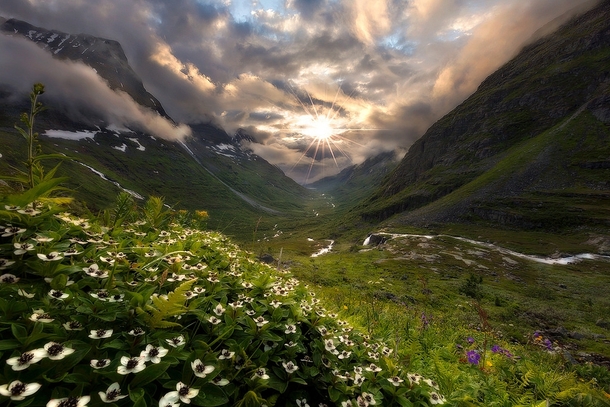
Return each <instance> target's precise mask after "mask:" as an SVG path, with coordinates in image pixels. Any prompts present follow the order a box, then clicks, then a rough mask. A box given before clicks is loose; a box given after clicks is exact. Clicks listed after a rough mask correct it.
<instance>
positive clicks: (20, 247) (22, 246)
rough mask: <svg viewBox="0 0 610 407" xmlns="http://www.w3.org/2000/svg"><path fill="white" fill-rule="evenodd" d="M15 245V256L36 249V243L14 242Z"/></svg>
mask: <svg viewBox="0 0 610 407" xmlns="http://www.w3.org/2000/svg"><path fill="white" fill-rule="evenodd" d="M13 246H14V247H15V251H14V252H13V253H15V256H19V255H20V254H24V253H26V252H29V251H31V250H34V245H33V244H31V243H13Z"/></svg>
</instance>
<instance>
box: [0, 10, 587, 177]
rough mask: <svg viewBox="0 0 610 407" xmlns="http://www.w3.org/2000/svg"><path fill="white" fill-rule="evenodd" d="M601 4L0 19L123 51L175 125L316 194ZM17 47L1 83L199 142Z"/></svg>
mask: <svg viewBox="0 0 610 407" xmlns="http://www.w3.org/2000/svg"><path fill="white" fill-rule="evenodd" d="M593 4H594V2H592V1H591V0H532V1H529V2H524V1H521V0H471V1H466V0H377V1H370V0H264V1H263V0H260V1H259V0H254V1H252V0H222V1H220V0H219V1H212V0H173V1H171V2H169V1H165V0H133V1H122V0H98V1H95V2H94V1H73V0H54V1H53V2H49V1H43V0H29V1H23V0H3V1H2V4H1V5H0V15H1V16H4V17H7V18H10V17H15V18H19V19H22V20H25V21H28V22H29V23H31V24H34V25H38V26H42V27H45V28H49V29H57V30H61V31H65V32H68V33H73V34H77V33H88V34H91V35H95V36H99V37H103V38H110V39H114V40H117V41H119V42H120V43H121V44H122V46H123V48H124V50H125V54H126V55H127V57H128V59H129V62H130V64H131V65H132V66H133V68H134V70H135V71H136V72H137V73H138V75H139V76H140V77H141V78H142V80H143V82H144V84H145V86H146V88H147V90H148V91H149V92H151V93H152V94H153V95H155V96H156V97H157V98H158V99H159V100H160V101H161V103H162V104H163V106H164V108H165V109H166V111H167V112H168V114H169V115H170V116H171V117H172V118H173V119H174V120H175V121H176V122H179V123H197V122H207V121H213V122H214V123H217V124H219V125H221V126H223V127H224V128H225V129H226V130H227V131H228V132H229V133H232V132H234V131H236V130H237V129H239V128H243V129H246V130H247V131H248V132H249V133H250V134H252V135H253V136H254V137H255V138H256V139H257V141H258V143H250V144H249V146H250V148H252V150H253V151H254V152H256V153H257V154H259V155H261V156H262V157H264V158H265V159H267V160H268V161H270V162H271V163H273V164H276V165H278V166H280V167H281V168H282V169H284V170H285V171H286V172H287V174H288V175H289V176H292V177H293V178H295V179H296V180H297V181H299V182H305V181H312V180H315V179H318V178H320V177H321V176H323V175H329V174H331V173H336V172H338V171H340V170H341V169H342V168H343V167H344V166H347V165H350V164H352V163H358V162H361V161H362V160H364V159H366V158H368V157H370V156H372V155H374V154H377V153H380V152H383V151H389V150H392V149H396V148H399V149H403V150H404V149H405V148H408V147H409V146H410V145H411V144H412V143H413V141H414V140H416V139H417V138H418V137H421V136H422V135H423V133H424V132H425V130H426V129H427V128H428V127H429V126H430V125H431V124H432V123H433V122H434V121H435V120H437V119H439V118H440V117H441V116H442V115H443V114H445V113H447V112H448V111H449V110H451V109H452V108H453V107H455V106H456V105H457V104H458V103H460V102H461V101H462V100H464V99H465V98H466V97H468V96H469V95H470V94H471V93H472V92H473V91H474V90H475V89H476V87H477V86H478V85H479V84H480V82H481V81H482V80H483V79H485V77H486V76H488V75H489V74H491V73H492V72H493V71H494V70H495V69H497V68H498V67H499V66H501V65H502V64H503V63H504V62H506V61H507V60H508V59H510V58H511V57H512V56H513V55H515V54H516V53H517V52H518V51H519V49H520V48H521V47H522V46H523V45H525V43H526V42H527V41H529V40H531V39H532V36H533V35H534V34H535V33H536V32H537V30H539V29H540V28H541V27H543V26H545V24H548V23H549V22H551V21H553V20H555V21H553V24H552V26H547V27H546V31H548V30H550V29H552V28H554V27H556V26H557V24H558V23H560V22H561V21H564V20H565V17H566V14H565V13H567V12H568V11H570V10H573V9H574V7H579V8H580V9H579V10H578V11H582V9H583V8H586V7H591V6H593ZM561 16H564V17H562V18H559V19H558V17H561ZM556 19H557V20H556ZM0 38H1V37H0ZM10 41H13V42H12V43H11V42H10ZM10 41H9V40H7V39H3V40H2V41H0V47H2V48H1V49H0V51H1V53H0V82H8V83H13V84H15V83H21V84H23V86H25V85H26V84H27V86H31V80H32V79H33V78H35V77H36V78H38V79H36V80H37V81H45V83H46V82H48V87H49V91H50V93H51V88H55V89H53V92H57V93H58V94H60V95H62V97H63V96H68V95H70V96H71V97H72V98H73V103H74V105H78V104H79V103H86V104H87V106H89V107H91V108H95V109H99V111H101V112H104V114H105V117H106V119H107V120H109V121H111V120H114V121H120V122H122V123H125V122H129V123H131V125H132V126H139V127H140V128H142V129H146V130H148V131H150V132H151V133H153V134H155V135H157V136H159V137H166V138H167V137H176V135H178V134H184V133H186V132H187V131H188V129H187V128H186V127H180V128H175V127H173V125H172V124H171V123H169V122H168V121H165V120H163V119H162V118H160V117H158V116H156V117H155V116H154V115H153V116H151V114H150V113H148V112H147V111H145V110H144V109H142V108H140V107H139V106H137V105H135V104H134V103H133V101H131V100H130V99H129V98H128V97H127V96H126V95H125V94H121V93H117V92H113V91H111V90H110V89H108V87H107V86H105V84H104V82H103V81H100V80H99V79H97V78H96V75H95V73H94V72H92V71H91V70H90V69H88V68H86V67H85V66H84V65H82V64H74V63H72V64H68V63H65V62H61V63H60V62H57V61H54V60H52V59H51V58H50V56H49V55H48V54H45V53H44V52H42V51H40V50H38V49H32V47H29V48H28V47H26V46H24V45H23V44H22V43H19V44H20V45H19V46H17V45H15V44H16V43H15V41H16V40H15V39H11V40H10ZM10 44H12V45H10ZM15 61H20V62H22V66H25V68H19V66H18V64H17V63H16V62H15ZM47 71H48V72H47ZM28 81H29V83H28ZM85 83H88V84H87V87H88V89H89V90H88V93H83V89H85ZM89 83H93V85H91V84H89ZM92 86H93V87H92ZM68 87H71V89H68ZM85 95H89V96H90V97H86V96H85ZM93 96H94V97H93Z"/></svg>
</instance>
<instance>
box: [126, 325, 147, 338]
mask: <svg viewBox="0 0 610 407" xmlns="http://www.w3.org/2000/svg"><path fill="white" fill-rule="evenodd" d="M127 333H128V334H129V335H131V336H140V335H144V334H145V333H146V332H144V330H143V329H142V328H140V327H139V326H138V327H135V328H133V329H132V330H131V331H129V332H127Z"/></svg>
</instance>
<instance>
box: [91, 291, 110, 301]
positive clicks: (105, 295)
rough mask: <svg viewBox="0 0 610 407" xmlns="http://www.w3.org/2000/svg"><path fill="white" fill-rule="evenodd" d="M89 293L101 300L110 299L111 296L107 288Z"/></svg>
mask: <svg viewBox="0 0 610 407" xmlns="http://www.w3.org/2000/svg"><path fill="white" fill-rule="evenodd" d="M89 295H90V296H92V297H93V298H97V299H98V300H100V301H108V298H110V294H109V293H108V291H106V290H99V291H98V292H97V293H89Z"/></svg>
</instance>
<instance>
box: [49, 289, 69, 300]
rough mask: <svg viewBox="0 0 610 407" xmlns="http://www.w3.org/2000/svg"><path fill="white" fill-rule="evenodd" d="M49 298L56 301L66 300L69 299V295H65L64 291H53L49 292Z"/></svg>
mask: <svg viewBox="0 0 610 407" xmlns="http://www.w3.org/2000/svg"><path fill="white" fill-rule="evenodd" d="M48 295H49V297H50V298H54V299H56V300H65V299H66V298H68V297H69V295H68V294H66V293H64V292H63V291H60V290H51V291H49V294H48Z"/></svg>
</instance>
